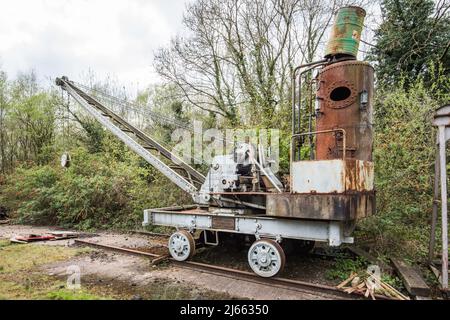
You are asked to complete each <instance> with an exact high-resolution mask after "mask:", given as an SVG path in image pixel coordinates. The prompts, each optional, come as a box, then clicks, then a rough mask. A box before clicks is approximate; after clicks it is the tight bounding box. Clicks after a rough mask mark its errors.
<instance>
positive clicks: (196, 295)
mask: <svg viewBox="0 0 450 320" xmlns="http://www.w3.org/2000/svg"><path fill="white" fill-rule="evenodd" d="M51 230H55V229H54V228H44V227H31V226H16V225H3V226H0V238H10V237H12V236H14V235H20V234H31V233H45V232H48V231H51ZM88 240H89V241H92V242H98V243H101V244H108V245H114V246H122V247H123V246H126V247H129V248H143V247H149V248H150V247H152V248H156V250H158V248H159V249H161V248H162V246H164V245H165V242H166V239H164V238H150V237H147V236H143V235H134V234H133V235H130V234H120V233H111V232H99V233H97V234H96V235H92V236H90V237H89V239H88ZM37 244H39V245H58V246H72V245H73V244H74V240H61V241H46V242H39V243H37ZM73 266H76V267H77V268H79V270H80V271H81V285H82V286H83V284H86V285H89V286H92V285H102V286H107V287H110V288H111V290H112V291H114V290H119V291H121V292H122V293H126V295H125V296H127V297H130V296H136V297H138V298H139V297H143V298H146V297H149V294H150V293H151V292H149V291H153V293H154V291H155V290H161V288H163V289H162V292H159V293H158V297H160V298H163V299H164V298H167V299H176V298H186V297H187V298H192V299H205V298H219V299H220V298H238V299H257V300H259V299H283V300H284V299H304V300H311V299H337V297H336V296H333V295H327V294H322V293H317V294H316V293H311V292H307V291H304V292H301V291H292V290H287V289H284V288H277V287H273V286H267V285H262V284H259V283H253V282H249V281H242V280H236V279H231V278H228V277H226V276H218V275H213V274H209V273H204V272H201V271H195V270H189V269H184V268H179V267H175V266H171V265H168V264H162V265H158V266H151V265H150V262H149V260H147V259H145V258H141V257H135V256H129V255H124V254H121V253H115V252H109V251H104V250H93V251H91V252H90V253H88V254H85V255H82V256H79V257H75V258H72V259H71V260H68V261H64V262H58V263H54V264H51V265H45V266H43V267H41V270H42V272H44V273H46V274H48V275H52V276H57V277H59V278H67V270H68V268H69V267H73ZM162 283H163V284H164V286H161V284H162ZM179 288H188V289H187V290H188V291H190V292H189V295H188V296H186V292H184V291H181V290H178V289H179ZM152 297H154V295H152Z"/></svg>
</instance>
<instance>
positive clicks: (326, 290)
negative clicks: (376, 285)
mask: <svg viewBox="0 0 450 320" xmlns="http://www.w3.org/2000/svg"><path fill="white" fill-rule="evenodd" d="M75 243H76V244H78V245H85V246H90V247H94V248H98V249H105V250H111V251H116V252H120V253H124V254H130V255H136V256H140V257H146V258H149V259H150V260H151V261H152V263H158V262H160V261H162V260H168V261H170V262H171V263H172V264H174V265H176V266H177V267H181V268H185V269H191V270H195V271H201V272H206V273H209V274H215V275H219V276H223V277H228V278H232V279H236V280H241V281H246V282H252V283H258V284H263V285H270V286H272V287H273V286H275V287H278V288H282V289H286V290H291V291H298V292H304V293H309V294H311V293H312V294H318V295H324V296H334V297H336V298H340V299H352V300H353V299H362V298H363V295H361V294H357V293H353V294H347V293H345V292H343V291H341V290H339V289H337V288H335V287H332V286H328V285H323V284H317V283H311V282H305V281H300V280H294V279H287V278H281V277H273V278H261V277H260V276H258V275H256V274H254V273H252V272H247V271H243V270H237V269H233V268H227V267H223V266H217V265H212V264H206V263H200V262H194V261H183V262H180V261H176V260H175V259H173V258H171V257H170V256H169V255H158V254H154V253H149V252H144V251H140V250H134V249H129V248H123V247H117V246H111V245H104V244H99V243H94V242H91V241H86V240H78V239H76V240H75ZM375 297H376V298H377V299H380V300H389V298H388V297H385V296H380V295H376V296H375Z"/></svg>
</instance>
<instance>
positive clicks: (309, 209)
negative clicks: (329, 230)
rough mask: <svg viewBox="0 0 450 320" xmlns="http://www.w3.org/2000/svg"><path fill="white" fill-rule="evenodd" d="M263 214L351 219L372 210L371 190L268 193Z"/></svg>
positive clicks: (369, 213) (287, 216) (303, 217)
mask: <svg viewBox="0 0 450 320" xmlns="http://www.w3.org/2000/svg"><path fill="white" fill-rule="evenodd" d="M266 208H267V211H266V214H267V215H268V216H274V217H286V218H299V219H313V220H334V221H355V220H358V219H361V218H364V217H367V216H369V215H372V214H374V212H375V195H374V192H366V193H352V194H289V193H281V194H272V195H268V196H267V200H266Z"/></svg>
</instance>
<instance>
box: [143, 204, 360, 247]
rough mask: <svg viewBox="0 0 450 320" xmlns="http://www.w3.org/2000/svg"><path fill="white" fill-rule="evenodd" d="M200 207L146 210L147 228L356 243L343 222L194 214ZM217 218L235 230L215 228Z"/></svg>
mask: <svg viewBox="0 0 450 320" xmlns="http://www.w3.org/2000/svg"><path fill="white" fill-rule="evenodd" d="M194 208H197V206H189V207H183V208H182V207H174V208H160V209H149V210H144V221H143V223H142V225H143V226H146V225H149V224H152V225H158V226H168V227H175V228H177V229H186V230H189V231H191V232H193V231H195V230H208V231H214V232H229V233H239V234H246V235H253V236H255V237H256V239H257V240H258V239H261V238H269V239H275V240H277V241H279V242H281V241H282V239H284V238H285V239H296V240H312V241H319V242H327V243H328V245H330V246H340V245H341V244H343V243H353V237H346V236H345V235H344V231H343V230H344V227H343V224H342V222H339V221H319V220H302V219H286V218H274V217H268V216H265V215H242V214H239V213H230V211H229V210H227V209H224V210H223V211H221V209H220V208H219V209H217V210H216V211H215V212H214V213H212V212H208V211H204V212H199V211H191V210H186V209H194ZM216 217H220V218H229V219H233V220H234V227H233V228H232V229H219V228H214V227H213V219H214V218H216Z"/></svg>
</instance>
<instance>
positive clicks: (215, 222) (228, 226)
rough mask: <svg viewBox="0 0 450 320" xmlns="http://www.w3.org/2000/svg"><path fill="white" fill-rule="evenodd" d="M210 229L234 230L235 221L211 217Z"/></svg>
mask: <svg viewBox="0 0 450 320" xmlns="http://www.w3.org/2000/svg"><path fill="white" fill-rule="evenodd" d="M211 226H212V228H213V229H218V230H234V229H235V219H234V218H228V217H212V225H211Z"/></svg>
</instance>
